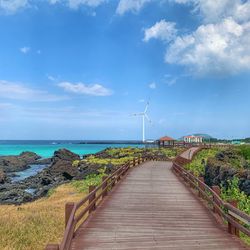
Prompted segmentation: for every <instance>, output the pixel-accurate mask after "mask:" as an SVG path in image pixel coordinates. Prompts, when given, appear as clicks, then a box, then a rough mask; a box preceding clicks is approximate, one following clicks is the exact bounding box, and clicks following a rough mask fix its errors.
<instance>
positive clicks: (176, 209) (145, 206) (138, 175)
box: [71, 151, 249, 250]
mask: <svg viewBox="0 0 250 250" xmlns="http://www.w3.org/2000/svg"><path fill="white" fill-rule="evenodd" d="M192 152H193V151H192ZM71 249H72V250H81V249H85V250H105V249H109V250H112V249H116V250H121V249H141V250H142V249H146V250H148V249H164V250H165V249H170V250H171V249H172V250H177V249H178V250H180V249H185V250H187V249H188V250H191V249H192V250H193V249H194V250H196V249H204V250H209V249H217V250H219V249H220V250H223V249H228V250H233V249H234V250H240V249H249V248H247V247H246V246H244V245H242V244H241V242H240V241H239V240H238V239H236V238H235V237H233V236H232V235H230V234H228V233H227V232H226V231H225V230H224V228H222V227H221V226H220V225H219V224H217V222H216V221H215V219H214V217H213V216H211V214H210V212H209V211H208V210H207V209H206V208H205V207H204V206H203V205H202V204H201V203H200V202H199V201H198V200H197V199H196V198H195V197H194V196H193V194H192V193H191V192H190V191H189V189H188V188H187V187H186V186H185V185H184V184H183V183H181V182H180V181H179V180H178V178H177V177H176V176H175V175H174V174H173V172H172V171H171V162H147V163H144V164H143V166H140V167H136V168H134V169H133V170H132V171H130V172H129V173H128V175H127V176H126V178H125V179H123V180H122V181H121V182H120V183H119V184H118V185H117V186H116V187H115V188H114V190H113V191H112V192H111V193H110V194H109V195H108V196H107V197H105V200H104V202H103V203H101V204H100V206H98V207H97V209H96V211H94V212H93V213H92V215H91V216H90V218H89V219H88V220H87V221H86V222H85V223H84V224H82V225H81V226H80V228H79V229H78V231H77V232H76V234H75V237H74V239H73V242H72V246H71Z"/></svg>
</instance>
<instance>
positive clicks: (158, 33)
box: [143, 20, 177, 42]
mask: <svg viewBox="0 0 250 250" xmlns="http://www.w3.org/2000/svg"><path fill="white" fill-rule="evenodd" d="M176 33H177V30H176V29H175V23H173V22H166V21H165V20H161V21H159V22H157V23H155V24H154V25H153V26H152V27H150V28H148V29H145V32H144V39H143V41H145V42H147V41H149V40H150V39H152V38H155V39H160V40H162V41H166V42H169V41H171V40H173V39H174V38H175V36H176Z"/></svg>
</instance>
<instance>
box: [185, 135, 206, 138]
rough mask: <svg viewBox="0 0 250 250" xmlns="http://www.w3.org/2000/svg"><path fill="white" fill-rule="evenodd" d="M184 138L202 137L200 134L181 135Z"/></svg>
mask: <svg viewBox="0 0 250 250" xmlns="http://www.w3.org/2000/svg"><path fill="white" fill-rule="evenodd" d="M183 137H184V138H195V137H196V138H197V137H198V138H203V137H202V136H200V135H186V136H183Z"/></svg>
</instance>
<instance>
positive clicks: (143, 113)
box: [133, 102, 151, 142]
mask: <svg viewBox="0 0 250 250" xmlns="http://www.w3.org/2000/svg"><path fill="white" fill-rule="evenodd" d="M148 106H149V103H148V102H147V105H146V107H145V109H144V112H142V113H137V114H133V115H134V116H141V117H142V142H145V118H146V119H147V120H148V121H149V122H150V123H151V120H150V119H149V117H148V115H147V111H148Z"/></svg>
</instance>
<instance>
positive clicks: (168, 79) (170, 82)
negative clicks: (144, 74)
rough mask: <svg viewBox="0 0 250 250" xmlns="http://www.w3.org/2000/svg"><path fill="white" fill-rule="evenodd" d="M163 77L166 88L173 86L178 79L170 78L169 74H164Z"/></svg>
mask: <svg viewBox="0 0 250 250" xmlns="http://www.w3.org/2000/svg"><path fill="white" fill-rule="evenodd" d="M164 77H165V82H166V83H167V85H168V86H172V85H174V84H175V83H176V82H177V80H178V77H172V76H171V75H169V74H166V75H165V76H164Z"/></svg>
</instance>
